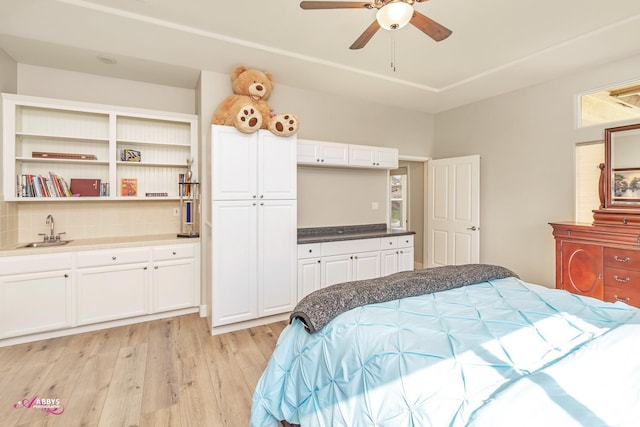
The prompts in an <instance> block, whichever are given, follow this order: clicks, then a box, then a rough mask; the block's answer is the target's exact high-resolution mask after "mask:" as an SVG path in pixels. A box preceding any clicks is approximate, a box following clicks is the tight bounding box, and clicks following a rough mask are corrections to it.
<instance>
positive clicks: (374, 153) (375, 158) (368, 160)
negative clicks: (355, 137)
mask: <svg viewBox="0 0 640 427" xmlns="http://www.w3.org/2000/svg"><path fill="white" fill-rule="evenodd" d="M349 165H351V166H360V167H368V168H384V169H396V168H397V167H398V150H397V149H395V148H384V147H368V146H366V145H349Z"/></svg>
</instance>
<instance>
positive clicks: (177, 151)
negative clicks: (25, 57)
mask: <svg viewBox="0 0 640 427" xmlns="http://www.w3.org/2000/svg"><path fill="white" fill-rule="evenodd" d="M2 116H3V118H2V119H3V126H2V141H3V147H2V156H1V157H2V173H3V179H2V180H0V181H2V183H3V188H2V191H0V193H2V194H4V200H5V201H14V202H15V201H19V202H54V201H55V202H58V201H65V202H74V201H77V200H82V201H100V202H102V201H110V200H116V201H123V200H134V201H135V200H138V201H140V200H179V199H180V198H179V195H178V180H179V175H180V173H184V172H186V170H187V168H188V166H187V162H188V161H190V160H192V161H193V164H192V170H194V171H197V158H198V145H197V141H198V129H197V124H198V118H197V116H195V115H190V114H183V113H172V112H164V111H153V110H142V109H136V108H129V107H117V106H109V105H99V104H90V103H83V102H75V101H64V100H58V99H48V98H38V97H31V96H24V95H14V94H2ZM126 148H129V149H133V150H137V151H140V154H141V160H142V161H141V162H126V161H121V160H120V151H121V150H123V149H126ZM34 152H43V153H56V154H69V155H76V156H77V155H78V154H84V155H92V156H95V157H96V158H97V160H86V159H60V158H51V157H48V158H42V157H32V153H34ZM49 173H53V174H55V175H57V176H59V177H61V178H63V179H64V180H65V181H67V182H68V183H70V181H71V179H96V180H98V179H99V180H100V181H101V183H109V184H110V192H111V195H110V196H103V197H18V196H17V195H16V187H17V185H18V184H19V181H17V180H19V179H20V177H21V176H23V175H33V176H38V175H42V176H44V177H46V176H47V175H48V174H49ZM125 178H130V179H135V180H136V182H137V186H138V194H142V195H143V194H145V193H167V194H168V197H144V196H138V197H122V196H121V195H120V192H121V188H120V187H121V180H122V179H125Z"/></svg>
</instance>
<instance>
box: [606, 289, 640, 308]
mask: <svg viewBox="0 0 640 427" xmlns="http://www.w3.org/2000/svg"><path fill="white" fill-rule="evenodd" d="M604 300H605V301H608V302H616V301H622V302H624V303H627V304H629V305H632V306H634V307H640V287H637V286H636V287H631V286H624V285H622V286H605V287H604Z"/></svg>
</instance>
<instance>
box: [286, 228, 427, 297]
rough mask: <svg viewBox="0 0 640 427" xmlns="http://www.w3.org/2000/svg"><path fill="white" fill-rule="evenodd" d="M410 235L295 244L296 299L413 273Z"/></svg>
mask: <svg viewBox="0 0 640 427" xmlns="http://www.w3.org/2000/svg"><path fill="white" fill-rule="evenodd" d="M413 267H414V266H413V236H412V235H406V236H393V237H382V238H372V239H355V240H343V241H334V242H323V243H307V244H300V245H298V299H302V298H303V297H304V296H306V295H308V294H310V293H311V292H313V291H315V290H318V289H320V288H324V287H326V286H331V285H335V284H337V283H343V282H349V281H353V280H366V279H374V278H376V277H380V276H386V275H388V274H392V273H396V272H398V271H405V270H413Z"/></svg>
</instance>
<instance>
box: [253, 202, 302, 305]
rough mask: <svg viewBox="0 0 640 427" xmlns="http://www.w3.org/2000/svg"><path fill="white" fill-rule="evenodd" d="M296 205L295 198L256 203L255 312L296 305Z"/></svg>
mask: <svg viewBox="0 0 640 427" xmlns="http://www.w3.org/2000/svg"><path fill="white" fill-rule="evenodd" d="M296 216H297V204H296V201H295V200H265V201H260V202H259V203H258V257H257V262H258V282H257V283H258V287H257V292H258V315H259V316H269V315H272V314H278V313H284V312H287V311H290V310H291V309H293V307H295V305H296V302H297V293H298V289H297V288H298V286H297V280H296V270H297V269H296V262H297V256H298V246H297V229H296Z"/></svg>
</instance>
